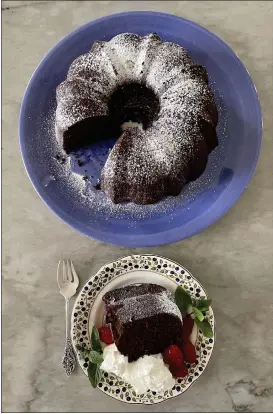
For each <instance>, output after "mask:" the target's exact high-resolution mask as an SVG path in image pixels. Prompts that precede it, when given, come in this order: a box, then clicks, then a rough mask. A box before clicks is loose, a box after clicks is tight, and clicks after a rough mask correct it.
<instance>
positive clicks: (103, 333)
mask: <svg viewBox="0 0 273 414" xmlns="http://www.w3.org/2000/svg"><path fill="white" fill-rule="evenodd" d="M99 334H100V340H101V342H104V343H105V344H106V345H111V344H113V343H114V338H113V334H112V331H111V328H110V326H102V327H100V328H99Z"/></svg>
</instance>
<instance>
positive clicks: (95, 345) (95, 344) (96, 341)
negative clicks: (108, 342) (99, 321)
mask: <svg viewBox="0 0 273 414" xmlns="http://www.w3.org/2000/svg"><path fill="white" fill-rule="evenodd" d="M91 345H92V350H93V351H97V352H99V353H100V354H101V353H102V349H101V343H100V335H99V331H98V329H97V328H96V326H95V325H94V326H93V329H92V334H91Z"/></svg>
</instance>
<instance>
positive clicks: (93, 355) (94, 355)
mask: <svg viewBox="0 0 273 414" xmlns="http://www.w3.org/2000/svg"><path fill="white" fill-rule="evenodd" d="M88 357H89V360H90V361H91V362H93V364H97V365H100V364H101V363H102V362H103V357H102V355H101V354H100V353H99V352H97V351H90V352H89V355H88Z"/></svg>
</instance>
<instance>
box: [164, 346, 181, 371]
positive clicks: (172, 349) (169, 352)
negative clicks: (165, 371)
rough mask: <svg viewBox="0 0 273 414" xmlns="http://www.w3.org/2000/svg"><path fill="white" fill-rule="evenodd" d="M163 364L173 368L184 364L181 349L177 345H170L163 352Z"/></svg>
mask: <svg viewBox="0 0 273 414" xmlns="http://www.w3.org/2000/svg"><path fill="white" fill-rule="evenodd" d="M163 360H164V362H165V364H168V365H170V366H171V367H173V368H176V367H181V366H182V365H183V364H184V358H183V354H182V351H181V349H180V348H179V347H178V346H177V345H170V346H168V348H166V349H165V351H164V352H163Z"/></svg>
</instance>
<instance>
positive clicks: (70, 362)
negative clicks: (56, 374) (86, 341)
mask: <svg viewBox="0 0 273 414" xmlns="http://www.w3.org/2000/svg"><path fill="white" fill-rule="evenodd" d="M57 282H58V286H59V288H60V293H61V294H62V295H63V297H64V298H65V335H66V344H65V349H64V356H63V360H62V366H63V368H64V369H65V372H66V375H67V376H69V375H70V374H71V373H72V372H73V371H74V369H75V366H76V362H77V360H76V356H75V353H74V350H73V346H72V342H71V338H70V333H69V300H70V298H72V296H74V295H75V293H76V291H77V288H78V286H79V278H78V276H77V273H76V272H75V269H74V266H73V263H72V261H71V260H65V259H64V260H60V261H59V264H58V270H57Z"/></svg>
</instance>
